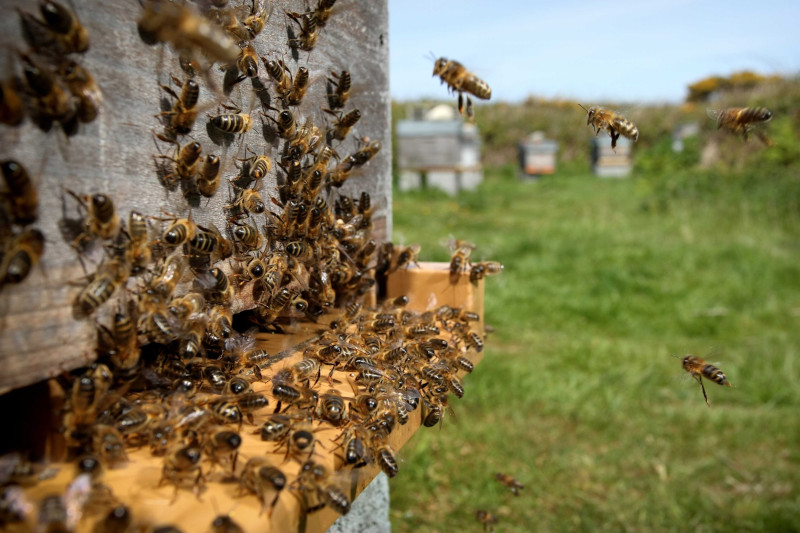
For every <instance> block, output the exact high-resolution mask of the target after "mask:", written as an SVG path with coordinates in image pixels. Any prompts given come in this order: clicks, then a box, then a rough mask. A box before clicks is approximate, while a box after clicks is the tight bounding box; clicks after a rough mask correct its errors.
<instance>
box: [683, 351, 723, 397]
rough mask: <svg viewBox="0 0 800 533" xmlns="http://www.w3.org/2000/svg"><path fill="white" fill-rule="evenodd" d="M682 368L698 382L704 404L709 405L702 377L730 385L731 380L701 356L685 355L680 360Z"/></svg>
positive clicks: (718, 383) (719, 383)
mask: <svg viewBox="0 0 800 533" xmlns="http://www.w3.org/2000/svg"><path fill="white" fill-rule="evenodd" d="M681 363H682V365H683V369H684V370H686V371H687V372H688V373H689V374H690V375H691V376H692V377H693V378H694V379H696V380H697V382H698V383H699V384H700V389H701V390H702V391H703V398H705V400H706V405H708V406H709V407H711V404H710V403H709V401H708V396H707V395H706V388H705V386H704V385H703V378H706V379H708V380H711V381H713V382H714V383H716V384H717V385H722V386H724V387H732V386H733V385H731V382H730V381H728V378H727V377H725V374H724V373H723V372H722V370H720V369H719V368H717V367H716V366H714V365H712V364H710V363H706V362H705V361H704V360H702V359H701V358H699V357H697V356H694V355H686V356H684V358H683V359H682V360H681Z"/></svg>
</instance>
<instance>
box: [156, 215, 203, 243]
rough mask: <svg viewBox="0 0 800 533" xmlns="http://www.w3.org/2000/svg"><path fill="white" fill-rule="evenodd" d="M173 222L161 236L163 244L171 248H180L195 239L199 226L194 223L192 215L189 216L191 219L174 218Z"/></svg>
mask: <svg viewBox="0 0 800 533" xmlns="http://www.w3.org/2000/svg"><path fill="white" fill-rule="evenodd" d="M171 220H172V221H171V222H170V224H169V226H167V228H166V229H165V230H164V233H163V234H162V235H161V242H164V243H166V244H167V245H169V246H180V245H181V244H184V243H186V242H189V241H190V240H191V239H192V238H193V237H194V234H195V232H196V231H197V226H196V225H195V223H194V222H192V217H191V215H189V218H173V219H171Z"/></svg>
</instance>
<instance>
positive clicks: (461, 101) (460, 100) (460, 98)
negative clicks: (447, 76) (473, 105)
mask: <svg viewBox="0 0 800 533" xmlns="http://www.w3.org/2000/svg"><path fill="white" fill-rule="evenodd" d="M458 114H459V115H463V114H464V95H463V94H462V93H460V92H459V93H458Z"/></svg>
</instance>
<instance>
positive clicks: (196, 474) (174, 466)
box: [159, 444, 205, 502]
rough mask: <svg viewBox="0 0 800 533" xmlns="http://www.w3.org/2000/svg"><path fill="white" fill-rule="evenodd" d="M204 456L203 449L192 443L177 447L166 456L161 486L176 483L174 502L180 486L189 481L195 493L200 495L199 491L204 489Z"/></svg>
mask: <svg viewBox="0 0 800 533" xmlns="http://www.w3.org/2000/svg"><path fill="white" fill-rule="evenodd" d="M202 458H203V450H202V449H201V448H199V447H197V446H193V445H191V444H190V445H188V446H184V447H182V448H177V449H176V450H174V451H173V452H171V453H170V454H169V455H167V456H166V457H165V458H164V467H163V468H162V470H161V481H159V486H161V485H163V484H164V483H172V484H173V485H175V494H174V496H173V498H172V501H173V502H174V501H175V499H177V497H178V488H179V487H180V486H181V485H184V484H186V483H187V482H191V483H192V488H193V490H194V493H195V495H196V496H198V497H199V495H200V492H199V491H200V490H201V489H202V486H203V482H204V480H205V477H204V476H203V469H202V467H201V460H202Z"/></svg>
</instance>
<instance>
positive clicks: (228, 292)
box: [198, 267, 233, 304]
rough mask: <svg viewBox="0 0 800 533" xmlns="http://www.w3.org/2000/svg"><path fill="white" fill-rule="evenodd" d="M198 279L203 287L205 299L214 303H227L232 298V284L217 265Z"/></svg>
mask: <svg viewBox="0 0 800 533" xmlns="http://www.w3.org/2000/svg"><path fill="white" fill-rule="evenodd" d="M198 280H199V281H200V283H201V284H202V285H203V286H204V287H205V290H204V295H205V298H206V300H208V301H209V302H211V303H215V304H228V303H229V302H230V301H231V299H232V298H233V285H232V284H231V283H230V282H229V281H228V276H227V275H226V274H225V272H223V271H222V270H220V269H219V268H217V267H214V268H212V269H211V270H209V271H208V272H206V273H204V275H202V276H198Z"/></svg>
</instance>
